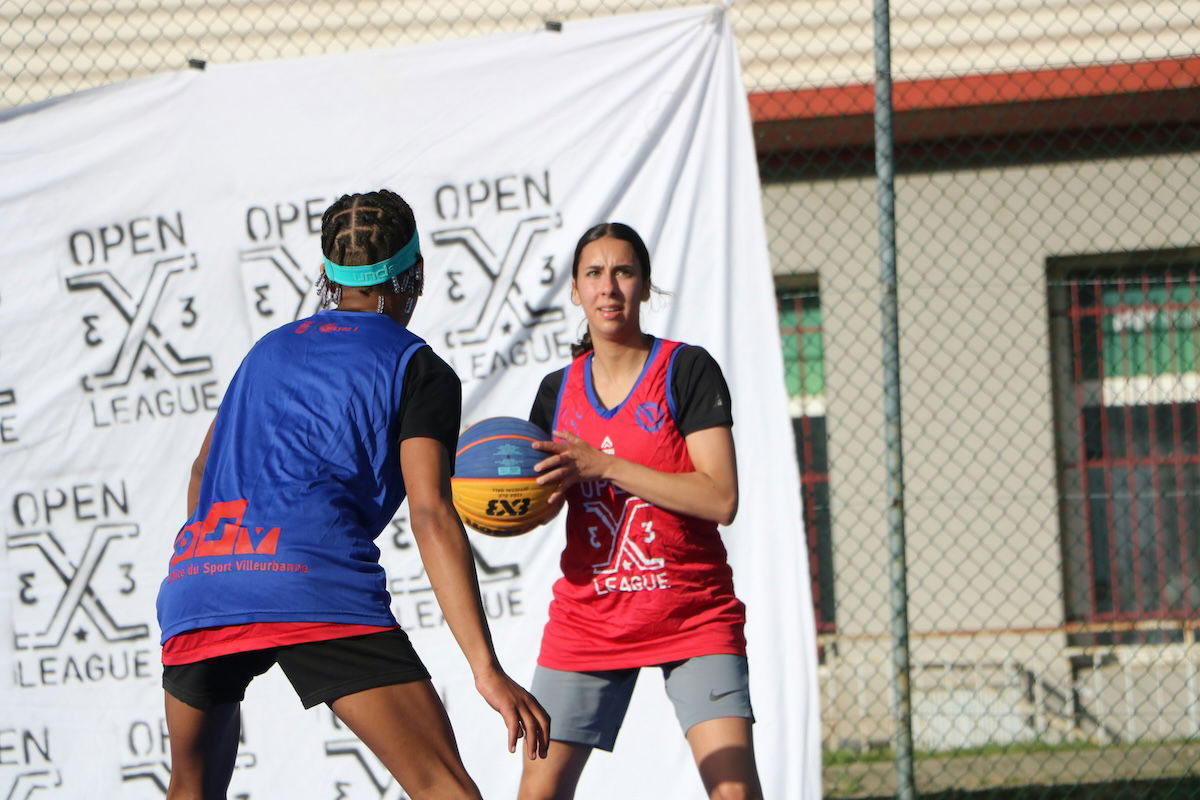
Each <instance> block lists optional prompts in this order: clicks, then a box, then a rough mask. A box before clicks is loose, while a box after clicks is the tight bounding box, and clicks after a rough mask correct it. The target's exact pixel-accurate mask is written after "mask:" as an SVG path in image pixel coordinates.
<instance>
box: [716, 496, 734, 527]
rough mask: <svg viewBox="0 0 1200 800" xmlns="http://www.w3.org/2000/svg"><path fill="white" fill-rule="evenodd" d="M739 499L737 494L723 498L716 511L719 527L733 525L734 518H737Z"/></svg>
mask: <svg viewBox="0 0 1200 800" xmlns="http://www.w3.org/2000/svg"><path fill="white" fill-rule="evenodd" d="M737 510H738V498H737V492H734V493H732V494H730V495H729V496H727V497H723V498H721V500H720V502H719V504H718V506H717V509H716V522H717V524H718V525H732V524H733V520H734V518H735V517H736V516H737Z"/></svg>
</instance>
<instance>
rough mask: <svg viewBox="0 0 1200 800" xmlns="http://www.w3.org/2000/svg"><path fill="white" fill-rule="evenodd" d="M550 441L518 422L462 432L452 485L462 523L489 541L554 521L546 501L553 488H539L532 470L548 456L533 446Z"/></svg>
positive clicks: (500, 421)
mask: <svg viewBox="0 0 1200 800" xmlns="http://www.w3.org/2000/svg"><path fill="white" fill-rule="evenodd" d="M549 438H550V435H549V434H548V433H546V432H545V431H544V430H542V429H541V428H539V427H538V426H536V425H534V424H533V423H532V422H528V421H526V420H523V419H517V418H516V417H490V418H488V419H485V420H482V421H480V422H477V423H475V424H474V425H472V426H471V427H469V428H467V429H466V430H465V431H463V432H462V434H461V435H460V436H459V437H458V448H457V450H456V451H455V455H454V477H453V478H452V479H451V481H450V485H451V489H452V492H453V495H454V507H455V508H456V509H457V510H458V515H459V516H460V517H462V521H463V523H464V524H466V525H468V526H469V527H471V528H473V529H474V530H477V531H479V532H480V533H486V534H488V535H489V536H516V535H517V534H521V533H526V532H528V531H530V530H533V529H534V528H536V527H537V526H538V525H540V524H541V523H543V522H545V521H546V520H547V519H549V518H550V517H551V516H553V515H554V512H555V510H556V509H555V508H552V507H551V506H550V505H548V504H547V502H546V501H547V500H548V499H549V497H550V495H551V494H552V493H553V492H554V487H553V486H541V485H539V484H538V482H537V480H536V478H537V475H538V473H537V471H536V470H534V468H533V467H534V465H535V464H537V463H538V462H539V461H541V460H542V459H543V458H545V457H546V455H547V454H546V453H544V452H542V451H541V450H534V449H533V447H532V443H533V442H537V441H546V440H548V439H549Z"/></svg>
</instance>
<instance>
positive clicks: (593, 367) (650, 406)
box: [520, 222, 761, 800]
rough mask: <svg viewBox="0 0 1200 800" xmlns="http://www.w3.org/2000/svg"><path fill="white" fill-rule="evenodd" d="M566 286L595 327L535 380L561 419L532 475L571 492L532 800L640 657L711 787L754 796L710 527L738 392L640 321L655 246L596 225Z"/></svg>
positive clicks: (586, 738)
mask: <svg viewBox="0 0 1200 800" xmlns="http://www.w3.org/2000/svg"><path fill="white" fill-rule="evenodd" d="M571 274H572V280H571V299H572V301H573V302H574V303H576V304H577V305H579V306H581V307H582V309H583V312H584V315H585V316H586V318H587V334H586V335H585V337H584V339H583V341H582V342H580V344H579V345H578V346H576V348H575V349H574V351H573V355H574V356H575V359H574V360H573V361H572V362H571V364H569V365H568V366H567V367H566V368H564V369H562V370H558V371H557V372H553V373H551V374H550V375H547V376H546V378H545V379H544V380H543V381H542V384H541V387H540V388H539V390H538V394H537V397H536V399H535V400H534V404H533V409H532V411H531V412H530V421H532V422H534V423H535V424H538V425H540V426H541V427H542V428H543V429H545V430H548V431H553V433H554V441H553V442H539V443H536V444H535V445H534V446H535V447H537V448H539V449H541V450H544V451H546V452H547V453H548V454H549V455H548V457H547V458H545V459H544V460H543V461H542V462H541V463H539V464H538V469H539V470H541V471H542V474H541V476H540V477H539V478H538V480H539V482H542V483H549V482H558V483H559V487H558V489H557V490H556V492H555V494H554V495H553V496H551V498H550V499H551V502H562V501H563V500H565V501H566V503H567V524H566V528H567V541H566V547H565V548H564V550H563V554H562V559H561V565H562V570H563V577H562V578H560V579H559V580H558V581H557V582H556V583H555V584H554V599H553V601H552V602H551V604H550V616H549V621H548V622H547V624H546V628H545V632H544V633H543V636H542V647H541V652H540V654H539V655H538V665H537V669H536V672H535V674H534V680H533V691H534V693H535V694H537V696H538V698H539V700H541V702H542V703H543V704H545V706H546V709H547V710H548V711H549V712H550V714H551V715H552V716H553V717H554V737H553V738H554V745H553V747H551V748H550V750H549V754H548V757H547V758H546V759H544V760H541V761H538V762H536V763H535V762H532V761H527V762H525V768H524V772H523V774H522V779H521V789H520V797H521V798H522V800H537V799H539V798H556V799H557V800H561V799H562V798H570V797H572V796H573V795H574V792H575V787H576V785H577V783H578V781H579V778H580V775H581V773H582V771H583V768H584V765H585V764H586V762H587V760H588V757H589V756H590V754H591V751H592V749H593V748H597V747H598V748H600V749H602V750H612V749H613V746H614V744H615V741H616V737H617V731H618V730H619V728H620V726H621V723H622V721H623V719H624V716H625V711H626V708H627V707H628V704H629V699H630V696H631V694H632V692H633V687H634V683H635V681H636V680H637V677H638V673H639V671H640V669H641V668H642V667H648V666H657V667H660V668H661V670H662V674H663V676H664V679H665V683H666V690H667V695H668V696H669V697H670V699H671V701H672V703H673V704H674V706H675V713H676V716H677V718H678V720H679V724H680V727H681V729H682V730H683V732H684V735H685V737H686V739H687V742H688V744H689V745H690V747H691V750H692V754H693V757H694V758H695V761H696V765H697V767H698V768H699V771H700V777H701V780H702V781H703V783H704V786H705V790H706V791H707V792H708V794H709V796H710V797H713V798H717V797H720V798H754V797H760V796H761V789H760V786H759V779H758V772H757V767H756V766H755V760H754V744H753V737H752V735H751V723H752V721H753V712H752V710H751V707H750V692H749V683H748V671H747V665H746V641H745V637H744V635H743V626H744V623H745V608H744V606H743V605H742V603H741V602H740V601H739V600H738V599H737V597H736V595H735V594H734V591H733V575H732V573H731V571H730V569H729V565H728V563H727V561H726V553H725V548H724V546H723V544H722V542H721V537H720V535H719V533H718V531H717V525H718V524H723V525H727V524H729V523H730V522H732V521H733V518H734V515H735V514H736V512H737V501H738V487H737V464H736V460H735V457H734V447H733V436H732V432H731V426H732V425H733V417H732V414H731V411H730V398H729V389H728V387H727V386H726V384H725V379H724V377H723V376H722V374H721V369H720V367H719V366H718V365H717V363H716V361H714V360H713V358H712V357H711V356H710V355H709V354H708V353H707V352H706V351H705V350H704V349H703V348H700V347H696V346H692V345H686V344H683V343H682V342H672V341H668V340H665V339H659V338H656V337H654V336H651V335H649V334H647V333H645V332H643V331H642V329H641V319H640V310H641V304H642V303H643V302H645V301H646V300H647V299H649V297H650V292H651V283H650V254H649V252H648V251H647V248H646V245H645V244H644V243H643V242H642V239H641V237H640V236H638V234H637V232H636V231H634V230H633V229H632V228H630V227H629V226H627V225H623V224H621V223H616V222H613V223H602V224H600V225H596V226H594V227H593V228H591V229H590V230H588V231H587V232H586V233H585V234H584V235H583V236H582V237H581V238H580V240H579V242H578V244H577V245H576V248H575V257H574V263H573V265H572V273H571Z"/></svg>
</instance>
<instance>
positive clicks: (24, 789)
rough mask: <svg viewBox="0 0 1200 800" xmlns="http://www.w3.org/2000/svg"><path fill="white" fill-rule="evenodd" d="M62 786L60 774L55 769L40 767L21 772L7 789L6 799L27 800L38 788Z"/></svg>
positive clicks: (47, 788)
mask: <svg viewBox="0 0 1200 800" xmlns="http://www.w3.org/2000/svg"><path fill="white" fill-rule="evenodd" d="M60 786H62V775H61V774H60V773H59V771H58V770H57V769H40V770H37V771H35V772H23V773H21V774H20V775H18V776H17V777H16V780H14V781H13V783H12V788H10V789H9V790H8V795H7V797H8V800H28V798H30V797H33V795H34V793H35V792H37V791H38V789H46V790H47V791H49V790H51V789H57V788H59V787H60Z"/></svg>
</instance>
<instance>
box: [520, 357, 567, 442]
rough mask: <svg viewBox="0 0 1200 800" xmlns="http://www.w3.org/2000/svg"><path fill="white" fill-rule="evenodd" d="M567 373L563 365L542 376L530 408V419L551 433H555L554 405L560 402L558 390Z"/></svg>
mask: <svg viewBox="0 0 1200 800" xmlns="http://www.w3.org/2000/svg"><path fill="white" fill-rule="evenodd" d="M566 375H567V368H566V367H563V368H562V369H560V370H556V371H555V372H551V373H550V374H549V375H547V376H546V377H544V378H542V385H541V386H539V387H538V390H537V395H536V396H535V397H534V398H533V408H531V409H529V421H530V422H532V423H533V424H534V425H537V426H538V427H539V428H541V429H542V430H544V431H545V432H546V433H548V434H550V435H553V434H554V406H555V405H556V404H557V403H558V392H559V390H560V389H561V388H562V383H563V380H565V379H566Z"/></svg>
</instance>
